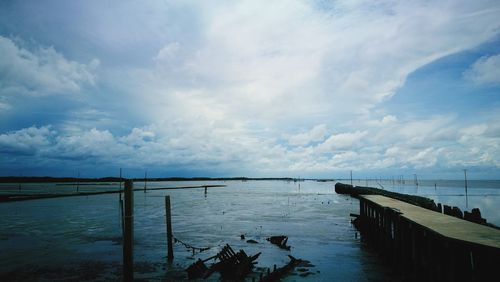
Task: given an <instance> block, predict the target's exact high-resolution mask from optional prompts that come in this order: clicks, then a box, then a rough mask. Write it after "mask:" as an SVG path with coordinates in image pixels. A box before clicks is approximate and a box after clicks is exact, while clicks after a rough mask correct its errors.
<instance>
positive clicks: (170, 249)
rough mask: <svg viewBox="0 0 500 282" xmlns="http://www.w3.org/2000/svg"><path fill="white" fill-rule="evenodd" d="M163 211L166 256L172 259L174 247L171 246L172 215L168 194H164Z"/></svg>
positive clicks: (169, 259)
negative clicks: (165, 229)
mask: <svg viewBox="0 0 500 282" xmlns="http://www.w3.org/2000/svg"><path fill="white" fill-rule="evenodd" d="M165 213H166V217H167V258H168V261H169V262H171V261H172V260H174V249H173V247H172V216H171V213H170V196H165Z"/></svg>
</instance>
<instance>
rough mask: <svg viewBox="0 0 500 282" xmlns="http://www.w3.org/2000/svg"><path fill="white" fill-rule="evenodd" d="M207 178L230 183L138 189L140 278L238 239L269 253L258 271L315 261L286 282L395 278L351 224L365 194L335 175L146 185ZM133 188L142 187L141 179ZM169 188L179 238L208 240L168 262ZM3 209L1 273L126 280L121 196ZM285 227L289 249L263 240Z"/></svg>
mask: <svg viewBox="0 0 500 282" xmlns="http://www.w3.org/2000/svg"><path fill="white" fill-rule="evenodd" d="M200 184H207V185H208V184H225V185H227V187H225V188H212V189H209V191H208V195H207V197H205V195H204V191H203V189H192V190H163V191H148V192H147V193H143V192H142V191H141V192H135V199H134V201H135V225H134V230H135V240H134V242H135V249H134V252H135V253H134V258H135V262H136V267H135V269H136V273H135V275H136V277H138V278H147V279H161V278H165V276H164V275H165V272H167V273H169V275H170V277H174V278H178V277H181V276H179V275H184V272H183V269H184V268H186V267H187V266H188V265H190V264H191V263H193V262H194V261H195V260H196V259H198V258H202V259H203V258H207V257H210V256H212V255H214V254H216V253H217V252H218V251H219V250H220V249H221V247H222V246H224V245H225V244H230V245H231V246H232V247H233V249H235V250H239V249H244V250H245V251H246V252H247V254H255V253H257V252H262V255H261V256H260V257H259V259H258V264H257V265H256V267H257V268H256V269H257V270H260V271H263V270H264V269H265V268H268V267H271V268H272V267H273V265H274V264H276V265H277V266H281V265H284V264H286V263H287V262H288V260H289V259H288V256H287V255H288V254H291V255H293V256H295V257H297V258H302V259H307V260H309V261H311V263H312V264H314V265H315V266H314V267H312V268H311V269H310V271H311V272H313V273H314V274H312V275H310V276H307V277H300V276H297V275H298V274H299V273H297V275H295V276H289V277H288V278H286V279H285V281H287V280H289V281H296V280H299V281H307V280H309V281H317V280H324V281H328V280H332V279H335V280H339V281H366V280H380V281H384V280H387V279H385V277H386V276H387V275H388V274H387V273H390V272H389V271H388V270H387V269H386V268H385V266H383V265H381V262H380V261H379V260H378V258H377V256H375V255H374V254H373V253H371V252H370V251H368V250H365V249H364V248H363V244H362V243H361V242H360V241H359V236H358V237H356V236H355V230H354V228H353V227H352V226H351V224H350V218H349V213H358V212H359V204H358V201H357V200H356V199H353V198H351V197H349V196H345V195H337V194H335V192H334V183H333V182H315V181H305V182H300V189H299V183H294V182H286V181H246V182H241V181H226V182H222V181H213V182H203V183H200V182H171V183H168V182H150V183H148V187H150V188H154V187H166V186H168V187H171V186H187V185H200ZM135 186H136V187H137V188H141V187H143V182H138V183H136V184H135ZM116 188H117V185H116V184H115V185H86V186H83V185H82V186H80V187H79V190H80V191H98V190H110V189H116ZM75 189H76V187H75V185H53V184H52V185H49V184H29V185H28V184H23V185H22V187H21V191H29V192H33V191H38V192H40V193H61V192H65V193H70V192H74V191H75ZM7 190H18V187H17V184H10V186H9V185H4V186H1V187H0V191H4V192H5V191H7ZM167 194H168V195H170V196H171V202H172V220H173V224H172V225H173V232H174V237H176V238H178V239H180V240H182V241H183V242H187V243H189V244H191V245H193V246H196V247H210V249H209V250H208V251H206V252H203V253H197V254H195V255H193V254H192V253H191V252H190V251H189V250H186V249H185V248H184V247H183V246H182V245H180V244H175V245H174V254H175V260H174V264H172V265H170V266H166V264H165V261H166V259H165V257H166V230H165V210H164V209H165V207H164V196H165V195H167ZM0 214H1V215H2V217H1V219H0V249H1V250H2V252H0V278H2V274H3V275H4V276H3V278H5V275H6V273H10V275H12V273H14V272H13V271H15V270H22V271H23V272H24V273H28V274H25V275H27V276H21V278H25V280H33V278H34V277H35V278H37V277H40V276H42V277H45V278H46V279H49V280H50V278H51V277H50V276H48V275H49V273H51V272H53V271H54V269H56V270H57V271H58V273H59V274H60V275H62V276H63V277H64V276H65V275H67V277H73V278H72V279H77V280H85V279H87V280H93V279H105V280H107V279H108V278H109V279H116V278H117V277H118V278H119V275H120V273H121V270H120V265H121V224H120V210H119V204H118V194H110V195H99V196H82V197H70V198H57V199H44V200H32V201H24V202H12V203H4V204H0ZM241 234H244V235H245V237H246V239H253V240H256V241H257V242H258V244H248V243H246V241H245V240H241V239H240V235H241ZM282 234H283V235H287V236H288V237H289V240H288V244H289V245H291V246H292V249H291V251H286V250H282V249H279V248H278V247H276V246H274V245H271V244H269V242H267V241H266V240H265V238H266V237H268V236H271V235H282ZM96 265H99V267H96ZM34 266H36V267H34ZM29 273H31V274H29ZM18 275H20V274H18ZM29 275H32V276H29ZM74 275H77V278H75V276H74ZM113 275H114V276H113ZM113 277H114V278H113ZM30 278H31V279H30ZM216 278H217V277H216V276H214V277H213V279H216ZM0 280H1V279H0Z"/></svg>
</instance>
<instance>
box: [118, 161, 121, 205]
mask: <svg viewBox="0 0 500 282" xmlns="http://www.w3.org/2000/svg"><path fill="white" fill-rule="evenodd" d="M118 191H120V193H119V194H120V200H121V199H122V168H121V167H120V188H118Z"/></svg>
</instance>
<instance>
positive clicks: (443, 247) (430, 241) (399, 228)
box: [356, 195, 500, 281]
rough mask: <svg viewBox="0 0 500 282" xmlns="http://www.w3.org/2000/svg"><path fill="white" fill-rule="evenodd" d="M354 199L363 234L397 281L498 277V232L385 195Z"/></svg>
mask: <svg viewBox="0 0 500 282" xmlns="http://www.w3.org/2000/svg"><path fill="white" fill-rule="evenodd" d="M359 201H360V216H359V218H358V219H357V220H356V225H357V226H358V228H359V229H360V231H361V233H362V238H363V239H364V240H366V241H367V242H368V244H369V245H372V246H374V247H375V248H376V249H377V251H379V252H380V253H381V254H382V255H383V256H384V257H386V258H387V259H388V260H389V261H390V263H392V265H393V267H394V269H395V270H396V273H398V275H401V278H402V280H405V281H499V280H497V279H498V278H499V277H500V276H499V269H497V267H498V265H500V230H498V229H495V228H491V227H488V226H485V225H480V224H477V223H473V222H469V221H465V220H462V219H458V218H455V217H452V216H449V215H445V214H441V213H439V212H435V211H431V210H428V209H424V208H421V207H418V206H415V205H412V204H408V203H405V202H402V201H399V200H396V199H393V198H389V197H385V196H380V195H364V196H361V195H360V196H359ZM492 279H493V280H492Z"/></svg>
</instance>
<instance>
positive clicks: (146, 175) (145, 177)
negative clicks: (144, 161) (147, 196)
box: [144, 171, 148, 193]
mask: <svg viewBox="0 0 500 282" xmlns="http://www.w3.org/2000/svg"><path fill="white" fill-rule="evenodd" d="M147 182H148V172H147V171H145V172H144V193H146V183H147Z"/></svg>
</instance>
